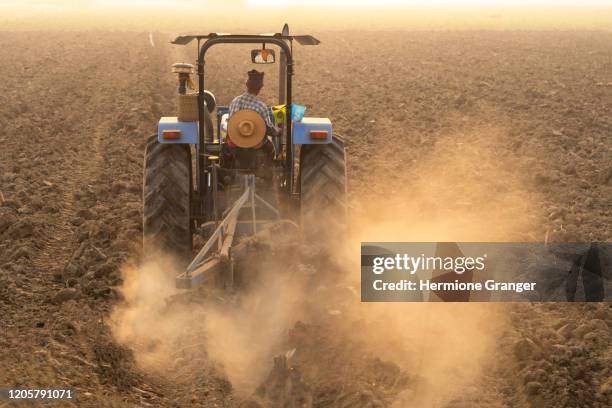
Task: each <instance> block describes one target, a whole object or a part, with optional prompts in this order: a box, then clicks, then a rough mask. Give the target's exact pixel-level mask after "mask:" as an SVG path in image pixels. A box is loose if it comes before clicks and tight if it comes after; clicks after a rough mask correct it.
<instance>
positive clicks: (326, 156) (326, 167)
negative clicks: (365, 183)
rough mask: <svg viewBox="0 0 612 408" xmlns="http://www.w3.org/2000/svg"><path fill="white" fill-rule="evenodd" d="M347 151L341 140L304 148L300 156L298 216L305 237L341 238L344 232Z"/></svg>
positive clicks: (345, 220)
mask: <svg viewBox="0 0 612 408" xmlns="http://www.w3.org/2000/svg"><path fill="white" fill-rule="evenodd" d="M346 190H347V182H346V152H345V149H344V140H343V139H342V138H341V137H339V136H335V135H334V138H333V141H332V143H330V144H324V145H323V144H320V145H303V146H302V147H301V155H300V192H301V199H300V217H301V225H302V233H303V235H304V237H305V238H307V239H308V238H313V237H314V238H317V237H318V239H321V238H323V237H328V238H330V239H336V238H340V237H342V235H343V233H344V232H345V231H346V222H347V203H346V202H347V198H346V195H347V194H346Z"/></svg>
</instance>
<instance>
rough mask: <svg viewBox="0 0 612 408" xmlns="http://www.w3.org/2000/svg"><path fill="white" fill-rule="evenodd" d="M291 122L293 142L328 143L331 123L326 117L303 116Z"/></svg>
mask: <svg viewBox="0 0 612 408" xmlns="http://www.w3.org/2000/svg"><path fill="white" fill-rule="evenodd" d="M292 124H293V133H292V134H293V144H330V143H331V142H332V138H333V130H332V123H331V121H330V120H329V119H328V118H303V119H302V120H301V121H300V122H292Z"/></svg>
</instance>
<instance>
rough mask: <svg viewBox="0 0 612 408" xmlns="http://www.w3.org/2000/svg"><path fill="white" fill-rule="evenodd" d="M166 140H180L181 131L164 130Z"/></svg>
mask: <svg viewBox="0 0 612 408" xmlns="http://www.w3.org/2000/svg"><path fill="white" fill-rule="evenodd" d="M162 135H163V136H164V139H180V137H181V131H180V130H164V131H163V132H162Z"/></svg>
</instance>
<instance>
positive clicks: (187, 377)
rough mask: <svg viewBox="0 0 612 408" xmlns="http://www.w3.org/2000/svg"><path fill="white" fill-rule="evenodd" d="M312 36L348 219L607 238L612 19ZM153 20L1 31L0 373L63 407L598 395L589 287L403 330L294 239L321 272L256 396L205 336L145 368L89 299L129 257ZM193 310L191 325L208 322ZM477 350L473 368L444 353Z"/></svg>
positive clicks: (596, 331)
mask: <svg viewBox="0 0 612 408" xmlns="http://www.w3.org/2000/svg"><path fill="white" fill-rule="evenodd" d="M317 34H318V35H317V36H318V37H320V38H321V40H322V42H323V43H322V44H321V45H320V46H319V47H299V46H295V47H294V48H295V50H296V59H297V61H298V62H297V65H296V76H295V82H294V88H295V100H296V101H298V102H301V103H303V104H305V105H306V106H307V109H308V110H307V115H308V116H327V117H330V118H331V120H332V122H333V123H334V126H335V130H336V131H337V132H338V133H340V134H343V135H344V136H345V138H346V140H347V145H348V177H349V192H350V199H351V217H352V218H351V219H352V222H351V224H352V225H351V227H352V228H353V230H354V232H355V237H356V238H362V237H368V238H370V239H382V240H393V239H396V238H397V239H406V240H407V239H419V240H462V239H474V240H519V241H543V240H551V241H573V240H598V241H612V206H611V203H612V116H611V115H610V112H611V111H612V48H610V44H612V34H610V33H607V32H587V31H576V32H563V31H554V32H552V31H551V32H530V31H520V32H518V31H517V32H481V31H465V32H378V33H376V35H372V33H360V32H356V31H355V32H334V33H317ZM152 38H153V40H154V41H153V43H151V41H150V38H149V33H134V32H127V33H120V32H93V31H90V32H80V33H61V32H20V33H15V32H2V33H0V50H2V51H1V53H2V56H3V58H2V60H1V61H0V84H1V86H0V89H2V92H0V146H1V147H0V193H1V195H0V316H1V321H0V328H1V333H0V385H9V386H15V387H36V386H45V387H48V386H56V387H59V386H71V387H74V388H75V389H76V392H77V398H78V399H77V401H76V402H75V403H66V406H78V407H132V406H155V407H185V406H194V407H200V406H201V407H234V406H244V407H247V406H248V407H257V406H283V407H311V406H312V407H390V406H394V407H422V406H425V407H428V406H432V407H433V406H435V407H581V408H582V407H602V408H603V407H609V406H611V405H612V372H611V371H610V367H612V353H611V347H610V345H611V342H610V340H611V339H610V337H611V334H610V333H611V332H612V331H611V330H610V327H611V326H612V310H611V308H610V307H609V305H608V304H594V305H589V304H573V305H569V304H563V305H556V304H520V305H465V306H466V307H465V308H458V309H453V310H455V311H457V310H458V312H456V313H460V314H471V313H473V314H475V315H482V316H485V315H486V316H488V313H489V312H490V313H491V316H495V318H491V319H489V318H488V317H483V318H482V319H480V320H477V321H476V322H475V323H474V327H472V326H470V325H469V324H467V325H465V326H462V325H461V324H457V322H460V321H461V318H460V317H458V316H454V315H453V314H452V313H451V314H450V315H449V316H451V317H453V316H454V317H456V318H457V319H459V320H453V319H454V317H453V319H450V320H446V321H442V320H440V321H436V316H441V315H443V314H445V315H446V314H448V313H449V308H447V309H444V308H443V307H444V306H445V305H435V306H436V308H433V307H432V309H431V311H430V312H428V313H431V319H432V323H431V325H429V326H420V328H419V329H418V330H419V331H418V332H414V331H413V330H412V329H411V327H412V326H407V325H406V326H402V325H403V324H407V323H406V322H404V321H401V320H400V321H398V320H394V319H393V318H390V321H389V322H385V321H380V320H377V321H372V320H371V319H368V318H365V317H364V315H362V314H360V313H359V312H356V311H355V309H356V308H358V307H357V306H356V305H357V304H358V301H359V300H358V297H357V296H356V293H354V287H352V286H351V284H354V279H352V277H351V275H350V273H348V274H347V273H346V271H344V272H343V275H342V279H341V280H338V281H335V280H334V279H331V278H329V276H328V275H330V274H332V275H333V273H334V270H335V269H337V270H341V271H342V270H345V269H347V268H346V267H345V266H338V263H341V262H342V261H341V260H338V259H336V257H334V256H332V257H329V256H328V257H327V258H325V259H327V260H326V261H325V262H323V261H321V257H319V256H318V255H320V253H319V252H316V251H318V249H314V248H296V247H295V246H292V245H294V244H287V245H288V246H287V247H283V248H281V249H282V250H283V251H285V253H287V252H290V253H300V254H301V256H300V257H299V259H297V260H296V259H293V260H292V261H291V262H288V263H287V264H285V266H284V267H285V268H286V269H287V270H291V271H294V272H293V273H294V275H295V276H297V275H299V276H301V277H303V276H308V277H309V278H308V279H307V281H308V282H309V284H310V285H314V284H313V283H312V282H313V278H312V277H313V276H314V277H317V279H319V278H321V276H325V277H326V278H321V279H322V280H318V281H317V282H318V283H317V285H314V286H309V287H308V288H309V289H308V290H312V293H314V294H316V296H315V295H313V296H314V297H316V298H317V299H327V301H325V302H320V301H318V300H317V301H316V302H309V301H308V300H304V302H303V303H304V305H305V306H304V307H303V308H301V309H300V310H302V312H301V313H300V314H299V315H296V316H295V318H294V319H289V329H288V330H285V331H283V333H282V334H281V336H280V337H279V338H278V344H274V345H270V347H271V348H272V349H273V350H272V351H271V352H272V354H274V355H277V357H276V358H275V359H274V360H273V359H272V358H271V356H268V355H267V354H265V358H262V361H261V364H260V366H259V370H258V372H259V373H260V375H259V376H258V377H257V378H253V379H252V382H254V383H256V385H258V386H256V387H252V388H253V389H254V391H250V392H244V390H243V388H242V387H240V386H239V384H237V383H235V382H234V383H233V382H232V375H231V373H230V372H229V371H228V368H227V367H224V366H223V364H221V363H220V362H219V361H217V360H216V359H215V357H214V352H212V351H211V350H210V349H209V350H207V353H205V355H202V354H197V355H194V356H195V357H197V359H196V358H195V357H194V356H191V355H190V354H189V352H188V351H185V350H183V351H182V354H181V356H180V357H178V358H174V357H173V361H174V364H172V365H168V366H167V367H165V368H166V371H167V372H166V373H160V372H159V371H151V370H147V369H145V368H143V367H142V365H141V364H138V363H137V359H136V357H135V354H134V350H133V349H132V347H131V345H130V344H125V343H123V342H120V341H118V340H117V339H116V337H115V336H113V334H112V333H111V328H110V324H109V318H110V316H111V312H112V310H113V308H114V307H115V306H116V305H119V304H121V303H122V302H123V299H122V298H123V295H122V292H121V290H120V288H121V287H122V284H123V282H124V279H125V276H124V275H123V274H122V271H123V270H124V269H125V265H126V264H128V263H135V262H137V261H138V258H139V246H138V242H139V239H140V236H141V234H142V228H141V217H142V209H141V205H142V203H141V201H142V200H141V194H142V161H143V152H144V143H145V140H146V138H147V137H148V136H149V135H150V134H152V133H154V132H155V125H156V122H157V120H158V118H159V117H160V116H162V115H166V116H170V115H173V113H174V111H175V104H174V103H175V93H176V83H175V78H174V76H173V74H171V73H170V65H171V64H172V63H173V62H178V61H187V62H192V61H193V59H194V56H195V49H194V48H192V47H189V48H187V49H183V48H180V47H179V48H177V47H174V46H171V45H169V44H168V40H169V39H170V38H171V35H170V34H169V33H155V34H154V35H153V37H152ZM153 44H154V45H153ZM34 45H35V46H34ZM247 53H248V47H247V48H246V49H245V48H243V47H233V48H231V47H230V48H229V50H225V51H223V52H221V51H214V52H211V55H210V63H208V64H207V65H206V68H207V70H208V71H207V74H208V75H209V76H208V78H209V82H208V84H209V86H207V88H209V89H210V90H212V91H213V93H215V95H216V96H217V100H218V101H219V102H220V104H227V103H228V102H229V101H230V100H231V98H232V97H233V96H235V95H237V94H239V93H241V92H242V89H243V83H244V82H243V81H244V73H245V72H246V70H248V69H250V64H248V63H246V62H244V63H242V61H246V60H247V58H248V54H247ZM266 72H267V77H266V84H267V85H266V88H265V91H264V93H263V95H262V97H263V98H264V99H265V100H267V101H268V102H270V103H271V102H273V100H272V95H273V91H274V89H275V87H274V86H273V85H272V84H273V82H274V75H273V72H274V71H273V70H267V69H266ZM277 249H278V248H277ZM311 249H312V250H311ZM351 250H352V249H349V250H348V252H350V251H351ZM283 251H279V253H282V252H283ZM348 269H350V268H348ZM295 271H297V272H295ZM347 275H348V276H347ZM330 279H331V280H330ZM321 282H323V283H321ZM330 288H334V290H332V289H330ZM337 288H343V292H341V291H340V289H337ZM336 289H337V290H336ZM319 295H320V296H319ZM209 296H210V297H213V298H214V297H215V296H218V295H214V294H213V295H209ZM185 301H186V300H185V299H176V300H174V302H176V303H181V302H185ZM194 301H195V302H197V300H194ZM216 302H217V303H218V304H219V307H225V306H224V305H226V304H230V305H231V304H234V303H236V302H239V300H238V299H236V298H230V299H217V300H216ZM313 303H314V304H313ZM173 304H174V303H173V302H168V304H167V306H166V307H168V308H172V307H173ZM389 310H391V309H389ZM394 310H396V309H394ZM397 312H398V313H400V314H405V315H410V314H413V315H422V314H424V313H425V308H424V307H415V306H413V305H401V306H398V309H397ZM484 312H486V313H484ZM383 313H384V312H383ZM368 316H370V315H368ZM499 316H503V318H501V319H500V318H498V317H499ZM386 324H387V326H386ZM392 324H395V325H394V326H393V327H392ZM398 324H399V325H400V326H399V329H400V330H398V326H397V325H398ZM437 324H439V325H440V327H442V326H444V325H448V326H449V327H453V330H448V331H444V330H442V332H440V330H439V327H438V326H436V325H437ZM455 326H459V327H455ZM423 327H427V330H423ZM192 329H193V331H191V334H190V336H191V337H190V338H189V341H190V342H191V343H189V344H198V341H200V340H201V339H202V338H205V337H206V336H207V333H206V329H203V328H199V327H193V328H192ZM387 330H388V332H387ZM470 330H471V331H470ZM385 332H387V334H388V336H387V337H385ZM398 332H400V333H404V332H405V333H409V332H410V333H411V337H410V338H411V339H412V340H414V341H413V342H408V343H406V342H402V341H403V340H405V339H404V338H396V337H393V336H394V334H396V333H398ZM366 333H368V335H367V336H366V335H365V334H366ZM370 334H371V336H370ZM462 335H465V337H461V336H462ZM198 336H201V337H198ZM444 336H449V337H448V338H446V337H444ZM455 336H457V337H455ZM479 336H482V337H483V338H486V339H487V342H486V343H481V342H479V341H477V339H478V338H479ZM459 337H461V339H464V340H465V341H463V340H461V342H454V341H453V339H456V338H459ZM383 338H384V340H383ZM373 339H377V340H380V342H378V343H377V342H376V341H374V340H373ZM230 340H231V339H230ZM230 340H228V341H230ZM472 341H473V342H474V346H473V347H474V348H473V349H471V348H470V346H469V343H470V342H472ZM459 343H461V344H459ZM479 347H482V350H486V354H487V356H486V357H487V358H482V359H479V360H478V364H476V365H477V367H476V368H477V369H476V368H474V367H472V366H471V365H470V364H468V363H467V361H468V360H465V361H463V360H461V359H457V358H458V356H457V354H463V355H464V356H465V355H469V354H470V353H472V352H473V353H474V356H475V357H474V359H477V358H480V357H483V356H480V357H478V355H479V354H478V352H477V349H478V348H479ZM459 350H461V351H459ZM269 351H270V350H268V351H267V352H266V353H268V352H269ZM445 351H450V352H451V354H452V356H451V355H449V354H448V353H445ZM190 357H194V358H190ZM445 359H448V361H451V362H457V365H456V366H455V364H454V363H453V364H452V365H453V367H446V366H444V361H445ZM454 359H456V360H454ZM480 360H482V361H480ZM469 361H471V360H469ZM463 363H466V365H463ZM440 366H443V367H444V370H442V371H441V373H442V374H440V377H436V376H435V375H431V373H432V372H433V373H434V374H435V373H436V372H437V371H435V370H434V368H435V367H440ZM428 369H431V370H433V371H431V372H429V374H428ZM443 377H444V378H443ZM468 377H469V379H470V381H469V382H468V383H465V384H464V383H463V382H461V379H462V378H468ZM452 378H455V379H456V380H457V381H452ZM438 379H439V381H438ZM454 384H460V387H458V389H455V388H456V387H454ZM0 406H2V405H1V404H0Z"/></svg>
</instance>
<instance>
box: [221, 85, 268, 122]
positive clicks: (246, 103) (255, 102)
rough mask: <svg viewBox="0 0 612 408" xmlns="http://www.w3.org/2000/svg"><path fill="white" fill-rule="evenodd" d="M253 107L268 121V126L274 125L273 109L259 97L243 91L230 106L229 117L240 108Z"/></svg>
mask: <svg viewBox="0 0 612 408" xmlns="http://www.w3.org/2000/svg"><path fill="white" fill-rule="evenodd" d="M243 109H251V110H254V111H255V112H257V113H259V115H261V117H262V118H264V120H265V121H266V125H267V126H268V127H273V126H274V125H273V124H274V121H273V120H272V111H270V109H269V108H268V107H267V106H266V104H265V103H263V102H262V101H260V100H259V99H257V97H256V96H255V95H253V94H250V93H248V92H245V93H243V94H242V95H239V96H237V97H235V98H234V100H233V101H232V103H230V106H229V117H230V118H231V117H232V115H233V114H234V113H236V112H238V111H240V110H243Z"/></svg>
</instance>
